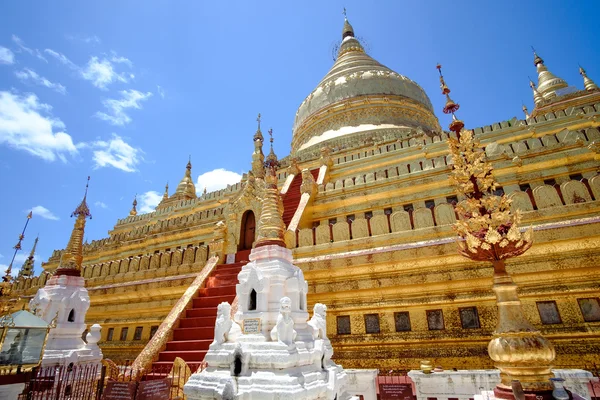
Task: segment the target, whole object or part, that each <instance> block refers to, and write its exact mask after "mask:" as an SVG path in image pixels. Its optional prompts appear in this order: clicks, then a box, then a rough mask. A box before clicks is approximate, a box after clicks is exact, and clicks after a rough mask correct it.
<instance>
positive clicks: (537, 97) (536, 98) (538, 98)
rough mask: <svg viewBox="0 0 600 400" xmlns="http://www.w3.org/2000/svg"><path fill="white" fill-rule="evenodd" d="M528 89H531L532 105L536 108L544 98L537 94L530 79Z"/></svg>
mask: <svg viewBox="0 0 600 400" xmlns="http://www.w3.org/2000/svg"><path fill="white" fill-rule="evenodd" d="M529 87H530V88H531V90H533V103H534V104H535V106H536V107H537V106H538V105H540V104H541V103H542V102H543V101H544V98H543V97H542V95H541V94H540V92H538V90H537V89H536V87H535V83H533V81H532V80H531V79H530V80H529Z"/></svg>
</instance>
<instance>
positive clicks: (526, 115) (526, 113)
mask: <svg viewBox="0 0 600 400" xmlns="http://www.w3.org/2000/svg"><path fill="white" fill-rule="evenodd" d="M523 114H525V118H529V110H528V109H527V106H526V105H525V104H523Z"/></svg>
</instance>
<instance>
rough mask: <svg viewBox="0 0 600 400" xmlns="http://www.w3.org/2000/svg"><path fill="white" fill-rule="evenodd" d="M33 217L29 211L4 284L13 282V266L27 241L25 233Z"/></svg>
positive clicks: (3, 290) (3, 289) (6, 272)
mask: <svg viewBox="0 0 600 400" xmlns="http://www.w3.org/2000/svg"><path fill="white" fill-rule="evenodd" d="M32 217H33V211H29V214H27V220H26V221H25V226H24V227H23V232H21V234H20V235H19V241H18V242H17V244H15V245H14V246H13V249H15V252H14V253H13V256H12V260H10V264H8V268H6V271H5V274H4V276H3V277H2V282H3V283H6V284H8V283H9V282H10V281H11V280H12V275H11V273H12V265H13V262H14V261H15V257H16V256H17V252H18V251H19V250H21V248H22V247H21V243H22V242H23V239H25V231H26V230H27V225H29V220H30V219H31V218H32ZM5 290H6V288H5V287H4V286H2V293H4V292H5Z"/></svg>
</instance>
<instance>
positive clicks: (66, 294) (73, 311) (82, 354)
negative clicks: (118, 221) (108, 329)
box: [29, 178, 102, 366]
mask: <svg viewBox="0 0 600 400" xmlns="http://www.w3.org/2000/svg"><path fill="white" fill-rule="evenodd" d="M88 180H89V178H88ZM85 193H86V194H85V195H84V196H83V200H82V201H81V204H80V205H79V206H78V207H77V208H76V209H75V211H74V212H73V214H72V215H71V216H77V220H76V221H75V226H74V227H73V231H72V232H71V238H70V239H69V243H68V244H67V247H66V248H65V250H63V253H62V255H61V258H60V265H59V267H58V269H57V270H56V273H55V274H54V275H53V276H52V277H51V278H50V279H49V280H48V282H47V283H46V285H45V286H44V287H43V288H40V289H39V290H38V291H37V293H36V295H35V297H34V298H33V299H31V301H30V302H29V309H30V310H31V311H32V312H33V313H35V314H36V315H37V316H38V317H40V318H42V319H43V320H44V321H46V322H47V323H51V322H52V321H53V320H54V323H55V324H56V327H55V328H52V329H50V333H49V334H48V340H47V342H46V348H45V350H44V355H43V358H42V366H51V365H69V364H71V363H72V364H73V365H76V364H89V363H100V361H101V360H102V351H101V350H100V347H98V344H97V343H98V341H99V340H100V329H101V328H100V325H98V324H94V325H93V326H92V327H91V328H90V332H89V333H88V334H87V336H86V340H87V343H86V342H84V341H83V339H82V338H81V336H82V335H83V332H84V330H85V327H86V324H85V314H86V313H87V310H88V308H89V307H90V297H89V295H88V291H87V289H86V288H85V280H84V278H83V277H82V276H81V264H82V260H83V254H82V246H83V233H84V229H85V220H86V218H87V217H91V214H90V210H89V208H88V206H87V203H86V197H87V185H86V188H85Z"/></svg>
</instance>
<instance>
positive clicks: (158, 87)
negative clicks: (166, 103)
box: [156, 85, 165, 99]
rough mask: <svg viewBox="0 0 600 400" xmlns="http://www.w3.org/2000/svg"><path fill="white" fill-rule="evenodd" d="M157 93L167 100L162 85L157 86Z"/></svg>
mask: <svg viewBox="0 0 600 400" xmlns="http://www.w3.org/2000/svg"><path fill="white" fill-rule="evenodd" d="M156 91H157V92H158V94H159V95H160V97H161V98H163V99H164V98H165V90H164V89H163V88H162V87H160V85H156Z"/></svg>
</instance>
